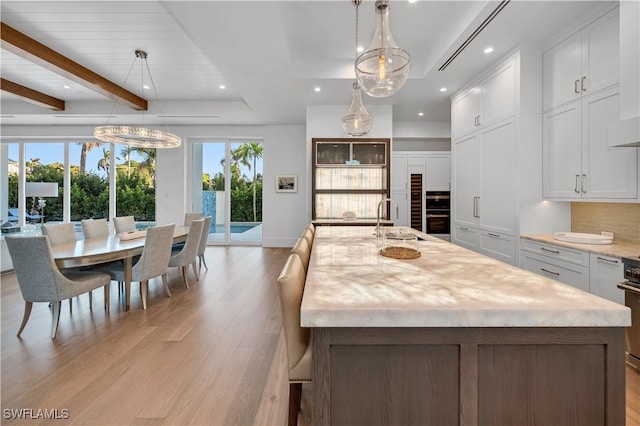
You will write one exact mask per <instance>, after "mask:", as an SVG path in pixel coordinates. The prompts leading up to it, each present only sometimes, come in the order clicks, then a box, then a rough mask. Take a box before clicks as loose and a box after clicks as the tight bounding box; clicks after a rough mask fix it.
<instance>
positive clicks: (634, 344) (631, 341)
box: [618, 257, 640, 370]
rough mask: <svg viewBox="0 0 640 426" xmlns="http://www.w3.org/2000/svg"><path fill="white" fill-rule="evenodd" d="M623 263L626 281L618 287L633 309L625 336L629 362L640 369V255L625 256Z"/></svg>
mask: <svg viewBox="0 0 640 426" xmlns="http://www.w3.org/2000/svg"><path fill="white" fill-rule="evenodd" d="M622 264H623V265H624V279H625V281H623V282H621V283H620V284H618V288H620V289H622V290H624V304H625V305H626V306H627V307H629V308H630V309H631V327H627V330H626V336H625V337H626V339H625V350H626V352H627V362H628V363H629V364H631V365H633V366H634V367H636V368H637V369H639V370H640V257H636V258H626V257H623V258H622Z"/></svg>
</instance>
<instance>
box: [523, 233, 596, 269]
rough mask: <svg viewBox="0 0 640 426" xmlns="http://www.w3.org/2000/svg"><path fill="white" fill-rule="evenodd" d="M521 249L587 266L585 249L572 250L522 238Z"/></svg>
mask: <svg viewBox="0 0 640 426" xmlns="http://www.w3.org/2000/svg"><path fill="white" fill-rule="evenodd" d="M522 249H523V250H526V251H529V252H532V253H537V254H540V255H542V256H546V257H549V258H552V259H558V260H563V261H565V262H571V263H575V264H577V265H582V266H585V267H589V252H586V251H581V250H573V249H570V248H567V247H561V246H556V245H553V244H546V243H540V242H537V241H531V240H528V239H524V238H523V239H522Z"/></svg>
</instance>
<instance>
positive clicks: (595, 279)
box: [589, 253, 624, 305]
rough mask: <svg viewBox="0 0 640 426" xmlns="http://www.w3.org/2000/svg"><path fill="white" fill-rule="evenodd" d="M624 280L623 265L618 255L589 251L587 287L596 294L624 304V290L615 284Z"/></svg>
mask: <svg viewBox="0 0 640 426" xmlns="http://www.w3.org/2000/svg"><path fill="white" fill-rule="evenodd" d="M623 280H624V266H623V265H622V262H621V261H620V258H619V257H612V256H604V255H602V254H597V253H591V254H590V265H589V289H590V291H591V293H593V294H595V295H596V296H600V297H603V298H605V299H609V300H611V301H612V302H616V303H619V304H621V305H624V290H621V289H619V288H618V287H617V284H618V283H619V282H621V281H623Z"/></svg>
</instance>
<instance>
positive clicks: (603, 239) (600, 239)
mask: <svg viewBox="0 0 640 426" xmlns="http://www.w3.org/2000/svg"><path fill="white" fill-rule="evenodd" d="M553 239H554V240H558V241H566V242H569V243H579V244H613V237H609V236H607V235H599V234H583V233H580V232H555V233H554V234H553Z"/></svg>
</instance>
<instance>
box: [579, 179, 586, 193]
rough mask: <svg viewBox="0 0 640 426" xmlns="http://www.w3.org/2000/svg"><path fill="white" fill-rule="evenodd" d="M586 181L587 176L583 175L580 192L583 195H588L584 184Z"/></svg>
mask: <svg viewBox="0 0 640 426" xmlns="http://www.w3.org/2000/svg"><path fill="white" fill-rule="evenodd" d="M586 179H587V175H582V177H581V178H580V191H581V192H582V193H583V194H586V193H587V191H586V190H585V189H584V182H585V180H586Z"/></svg>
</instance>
